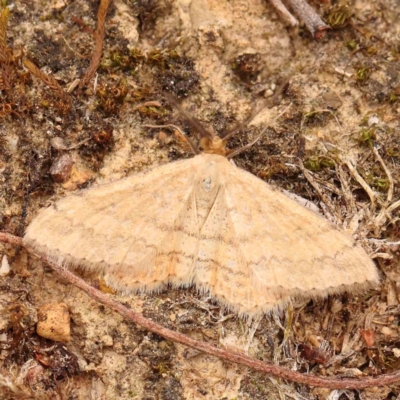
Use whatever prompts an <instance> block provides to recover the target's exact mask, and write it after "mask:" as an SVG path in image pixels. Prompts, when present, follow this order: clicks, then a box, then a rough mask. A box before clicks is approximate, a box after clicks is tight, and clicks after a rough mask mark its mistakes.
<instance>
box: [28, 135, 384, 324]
mask: <svg viewBox="0 0 400 400" xmlns="http://www.w3.org/2000/svg"><path fill="white" fill-rule="evenodd" d="M206 139H207V138H206ZM205 142H207V140H206V141H205ZM208 142H209V143H208V145H207V143H206V144H204V142H203V148H204V147H206V148H207V152H204V153H202V154H199V155H196V156H195V157H193V158H191V159H187V160H182V161H176V162H172V163H169V164H166V165H162V166H159V167H156V168H153V169H151V170H150V171H147V172H144V173H140V174H137V175H133V176H130V177H127V178H125V179H122V180H119V181H116V182H113V183H110V184H106V185H102V186H98V187H95V188H91V189H88V190H83V191H81V192H78V193H77V194H75V195H71V196H68V197H66V198H64V199H62V200H60V201H58V202H56V203H55V204H53V205H52V206H51V207H49V208H47V209H45V210H43V211H41V212H40V213H39V215H38V216H37V217H36V218H35V219H34V220H33V221H32V223H31V224H30V225H29V227H28V229H27V231H26V235H25V237H24V243H25V244H26V245H27V246H28V247H30V248H33V249H34V250H35V251H36V252H38V253H41V254H44V255H46V256H50V257H51V258H53V259H54V260H55V261H56V262H57V263H59V264H62V265H66V266H78V265H79V266H83V267H86V268H87V269H89V270H92V271H98V272H101V273H102V274H104V277H105V279H106V282H107V284H109V285H110V286H111V287H113V288H115V289H117V290H120V291H124V292H128V291H146V292H152V291H158V290H161V289H162V288H163V286H165V285H167V284H171V285H172V286H173V287H185V286H189V285H195V286H196V287H197V289H198V290H200V291H202V292H207V293H209V294H210V295H211V296H212V297H213V298H214V299H216V300H218V301H219V302H220V303H221V304H222V305H224V306H226V307H227V308H229V309H232V310H234V311H236V312H238V313H239V314H241V315H245V316H250V317H253V316H255V315H257V314H261V313H263V312H268V311H270V310H273V309H275V308H278V307H280V306H283V305H284V304H285V303H287V301H288V300H289V299H290V298H292V297H302V298H308V297H309V298H311V297H322V296H326V295H328V294H334V293H340V292H344V291H350V292H353V293H354V292H355V291H360V290H361V289H365V288H367V287H370V286H372V285H375V284H377V283H378V282H379V276H378V271H377V269H376V268H375V265H374V263H373V262H372V261H371V259H370V258H369V257H368V255H367V254H366V253H365V251H364V250H363V249H362V248H361V247H359V246H357V245H356V244H355V242H354V240H353V239H352V238H351V237H350V236H348V235H347V234H345V233H343V232H341V231H340V230H339V229H338V228H336V227H335V226H333V225H332V224H331V223H329V222H328V221H327V220H326V219H324V218H322V217H321V216H319V215H317V214H315V213H314V212H312V211H310V210H308V209H307V208H305V207H303V206H301V205H300V204H298V203H297V202H296V201H294V200H291V199H289V198H288V197H287V196H286V195H284V194H283V193H281V192H280V191H279V190H277V189H274V188H273V187H271V186H270V185H268V184H267V183H265V182H264V181H262V180H260V179H259V178H257V177H255V176H254V175H252V174H250V173H248V172H246V171H244V170H241V169H240V168H237V167H235V166H234V165H232V164H231V163H230V162H229V161H228V160H227V158H226V157H224V156H223V155H222V154H224V150H225V149H224V141H222V140H221V139H220V138H219V137H218V136H214V137H213V138H212V140H211V141H210V140H208Z"/></svg>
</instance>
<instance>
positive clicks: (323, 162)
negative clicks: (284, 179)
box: [304, 155, 335, 172]
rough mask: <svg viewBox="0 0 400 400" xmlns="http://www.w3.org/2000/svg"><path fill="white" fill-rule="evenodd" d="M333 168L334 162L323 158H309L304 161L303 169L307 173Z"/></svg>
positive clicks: (316, 156)
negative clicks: (307, 171) (305, 169)
mask: <svg viewBox="0 0 400 400" xmlns="http://www.w3.org/2000/svg"><path fill="white" fill-rule="evenodd" d="M334 166H335V162H334V161H333V160H332V159H330V158H328V157H324V156H318V155H315V156H311V157H309V158H307V159H306V160H305V161H304V167H305V168H307V169H308V170H309V171H314V172H317V171H321V170H322V169H324V168H333V167H334Z"/></svg>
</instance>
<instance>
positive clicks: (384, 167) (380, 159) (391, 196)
mask: <svg viewBox="0 0 400 400" xmlns="http://www.w3.org/2000/svg"><path fill="white" fill-rule="evenodd" d="M372 151H373V152H374V154H375V157H376V158H377V159H378V161H379V163H380V164H381V165H382V168H383V170H384V171H385V174H386V176H387V178H388V180H389V190H388V193H387V199H386V204H389V203H390V202H391V201H392V199H393V192H394V182H393V178H392V174H391V172H390V170H389V168H388V167H387V166H386V164H385V162H384V161H383V159H382V157H381V155H380V154H379V151H378V149H377V148H376V147H375V146H374V147H373V149H372Z"/></svg>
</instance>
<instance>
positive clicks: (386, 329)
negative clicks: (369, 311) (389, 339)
mask: <svg viewBox="0 0 400 400" xmlns="http://www.w3.org/2000/svg"><path fill="white" fill-rule="evenodd" d="M381 332H382V333H383V334H384V335H385V336H394V335H395V333H394V331H393V330H392V329H390V328H389V327H387V326H384V327H383V328H382V329H381Z"/></svg>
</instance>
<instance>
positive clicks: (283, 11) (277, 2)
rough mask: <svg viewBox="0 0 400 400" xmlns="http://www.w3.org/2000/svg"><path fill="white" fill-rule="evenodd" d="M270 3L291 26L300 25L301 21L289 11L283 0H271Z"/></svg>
mask: <svg viewBox="0 0 400 400" xmlns="http://www.w3.org/2000/svg"><path fill="white" fill-rule="evenodd" d="M269 2H270V4H272V6H274V7H275V10H276V11H277V12H278V13H279V15H280V16H281V17H282V19H283V20H284V21H285V22H287V23H288V24H289V25H290V26H298V25H299V21H298V20H297V19H296V18H295V17H294V16H293V15H292V14H290V12H289V11H288V9H287V8H286V7H285V6H284V4H283V3H282V2H281V0H269Z"/></svg>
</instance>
